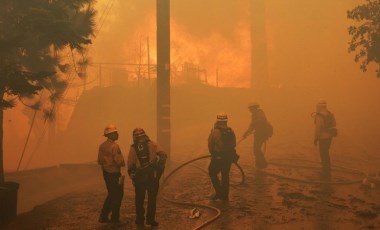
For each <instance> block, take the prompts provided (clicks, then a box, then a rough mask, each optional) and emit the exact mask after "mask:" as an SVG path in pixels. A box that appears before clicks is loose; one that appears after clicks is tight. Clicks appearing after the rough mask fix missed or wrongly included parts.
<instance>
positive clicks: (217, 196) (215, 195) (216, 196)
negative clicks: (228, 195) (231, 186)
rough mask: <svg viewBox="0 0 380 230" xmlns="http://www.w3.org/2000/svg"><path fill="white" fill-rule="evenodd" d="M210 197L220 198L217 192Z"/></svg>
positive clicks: (213, 198)
mask: <svg viewBox="0 0 380 230" xmlns="http://www.w3.org/2000/svg"><path fill="white" fill-rule="evenodd" d="M210 199H211V200H217V199H220V196H219V194H217V193H215V194H214V195H212V196H211V197H210Z"/></svg>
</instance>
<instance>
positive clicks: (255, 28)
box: [250, 0, 268, 89]
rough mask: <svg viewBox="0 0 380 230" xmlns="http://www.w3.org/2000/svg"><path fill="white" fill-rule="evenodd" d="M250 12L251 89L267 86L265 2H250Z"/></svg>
mask: <svg viewBox="0 0 380 230" xmlns="http://www.w3.org/2000/svg"><path fill="white" fill-rule="evenodd" d="M250 1H251V2H250V12H251V47H252V48H251V88H252V89H262V88H266V87H267V84H268V64H267V43H266V28H265V0H250Z"/></svg>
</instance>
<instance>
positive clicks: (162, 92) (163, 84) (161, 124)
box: [156, 0, 171, 159]
mask: <svg viewBox="0 0 380 230" xmlns="http://www.w3.org/2000/svg"><path fill="white" fill-rule="evenodd" d="M156 8H157V142H158V143H159V144H160V145H161V146H162V147H163V148H164V149H165V150H166V152H167V153H168V158H169V159H170V147H171V131H170V0H156Z"/></svg>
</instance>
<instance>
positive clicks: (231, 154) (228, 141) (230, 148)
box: [219, 128, 240, 162]
mask: <svg viewBox="0 0 380 230" xmlns="http://www.w3.org/2000/svg"><path fill="white" fill-rule="evenodd" d="M219 130H220V132H221V140H222V143H223V148H224V149H225V150H227V153H228V156H227V159H229V160H230V161H231V162H237V161H238V160H239V157H240V156H239V155H238V154H237V153H236V150H235V146H236V136H235V134H234V132H233V131H232V129H231V128H226V129H219Z"/></svg>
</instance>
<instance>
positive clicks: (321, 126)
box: [314, 99, 337, 176]
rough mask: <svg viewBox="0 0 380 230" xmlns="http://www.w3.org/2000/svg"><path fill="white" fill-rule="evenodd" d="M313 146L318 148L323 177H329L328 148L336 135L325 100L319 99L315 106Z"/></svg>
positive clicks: (333, 119)
mask: <svg viewBox="0 0 380 230" xmlns="http://www.w3.org/2000/svg"><path fill="white" fill-rule="evenodd" d="M314 125H315V131H314V145H315V146H317V145H318V146H319V154H320V157H321V164H322V169H323V171H322V173H323V176H330V168H331V162H330V153H329V150H330V146H331V142H332V138H333V137H335V136H336V135H337V129H336V127H335V126H336V121H335V117H334V115H333V114H332V113H331V112H330V111H329V110H327V103H326V100H324V99H320V100H319V101H318V103H317V106H316V113H315V116H314Z"/></svg>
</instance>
